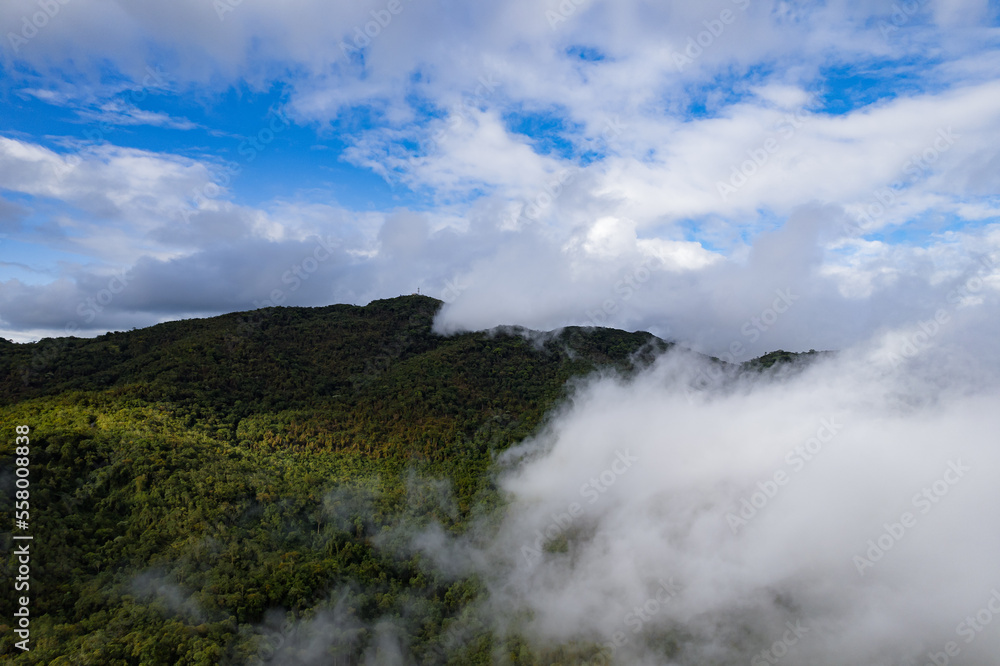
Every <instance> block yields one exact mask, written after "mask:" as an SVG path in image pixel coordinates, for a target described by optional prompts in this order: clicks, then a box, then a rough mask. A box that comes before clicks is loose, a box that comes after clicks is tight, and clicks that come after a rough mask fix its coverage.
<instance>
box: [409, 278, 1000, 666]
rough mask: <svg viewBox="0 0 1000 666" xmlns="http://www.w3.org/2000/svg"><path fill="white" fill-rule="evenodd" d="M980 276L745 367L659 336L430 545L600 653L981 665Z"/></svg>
mask: <svg viewBox="0 0 1000 666" xmlns="http://www.w3.org/2000/svg"><path fill="white" fill-rule="evenodd" d="M995 314H996V308H995V303H994V302H993V301H992V296H987V297H981V298H976V299H971V300H970V299H965V300H960V302H958V303H956V304H948V303H942V304H941V307H940V308H938V309H937V310H936V311H934V314H933V315H932V316H931V317H930V318H926V319H920V320H918V321H916V322H914V323H913V324H911V325H908V326H903V327H898V328H894V329H892V330H882V331H880V332H879V333H878V334H877V335H875V336H873V337H872V338H871V339H869V340H867V341H865V342H864V343H862V344H858V345H855V346H854V347H851V348H848V349H844V350H841V351H840V352H839V353H833V354H826V355H818V356H813V357H811V358H812V361H811V362H802V363H797V364H795V365H792V366H783V367H781V366H778V367H776V368H773V369H771V370H767V371H764V372H758V371H750V372H737V371H736V368H735V366H733V365H731V364H728V365H727V364H720V363H718V362H715V361H710V360H708V359H707V358H706V357H704V356H701V355H698V354H695V353H693V352H691V351H687V350H685V349H683V348H682V347H681V346H678V347H674V348H672V350H671V351H669V352H667V353H665V354H664V355H662V356H661V357H660V358H659V359H658V360H657V361H656V362H655V363H653V364H652V365H651V366H650V367H648V368H647V369H645V370H644V371H643V372H641V373H640V374H639V375H638V376H637V377H634V378H632V379H630V380H625V379H623V378H621V377H620V376H617V375H614V374H603V375H599V376H595V377H591V378H589V379H588V380H586V381H583V382H580V383H578V384H576V385H575V386H574V387H573V390H572V396H571V398H570V399H569V400H568V401H567V402H566V403H565V405H563V407H562V409H560V410H558V411H557V412H556V413H554V414H552V415H551V417H550V419H549V420H548V422H547V424H546V426H545V427H544V428H543V429H542V430H541V431H540V432H539V434H537V435H536V436H535V437H533V438H531V439H530V440H528V441H526V442H524V443H522V444H520V445H519V446H517V447H516V448H513V449H510V450H508V451H506V452H505V453H504V454H503V455H502V456H501V457H500V458H499V459H498V466H499V468H500V469H501V470H502V471H501V472H500V484H501V486H502V488H503V491H504V492H505V493H506V495H507V499H508V501H509V504H508V506H507V509H506V512H505V514H504V516H503V518H502V520H501V521H500V523H499V525H496V524H494V525H491V526H489V527H483V528H482V530H480V531H479V532H478V533H474V534H470V535H467V536H466V537H465V538H464V539H462V540H460V541H456V540H450V539H446V538H444V537H443V536H441V534H440V532H434V533H425V534H424V535H423V536H422V537H421V538H420V539H419V540H418V543H419V547H420V548H422V549H423V550H424V552H425V553H427V554H429V555H431V556H432V557H433V558H434V559H435V561H436V562H437V563H438V565H439V566H442V567H445V568H450V569H452V570H454V571H455V572H456V573H461V574H469V573H474V574H477V575H478V576H480V577H481V578H482V579H483V580H484V581H485V582H486V584H487V587H488V589H489V601H488V602H486V607H485V608H484V609H483V611H482V612H483V613H484V614H485V615H486V616H488V617H491V618H493V622H494V624H495V625H496V627H495V628H496V629H497V630H498V631H500V632H501V633H503V632H508V631H509V632H519V633H521V634H522V635H526V636H528V637H529V639H530V640H531V641H532V642H533V643H534V644H535V645H536V647H541V648H545V647H546V646H549V647H552V646H555V645H565V644H581V643H587V642H591V643H594V642H597V643H600V644H602V646H603V649H602V650H601V652H600V653H595V654H594V656H593V657H592V658H591V662H590V663H595V664H597V663H620V664H665V663H669V664H679V665H680V664H684V665H687V664H692V665H693V664H737V663H743V664H745V663H747V662H750V663H751V664H754V665H758V664H777V663H786V664H805V663H809V664H818V665H827V664H829V665H835V664H845V663H864V664H872V665H875V664H880V665H883V664H884V665H886V666H889V665H894V664H925V663H926V664H938V665H940V664H946V663H953V662H955V663H962V664H984V665H985V664H994V663H996V654H998V653H1000V631H998V630H997V628H996V627H994V626H992V620H993V618H994V616H995V615H996V614H997V613H998V612H1000V574H998V573H997V571H996V566H995V563H996V562H997V561H998V558H1000V534H998V533H997V531H996V530H995V529H994V525H993V521H992V516H994V515H996V513H997V511H1000V490H998V488H997V485H996V478H997V471H998V470H1000V452H998V451H997V446H996V441H997V438H996V434H995V433H996V432H998V426H1000V414H998V410H997V409H996V408H997V406H998V405H1000V381H998V380H1000V371H998V370H1000V353H998V352H1000V345H998V344H997V342H996V341H995V334H994V331H995V330H996V327H995V324H994V322H995V319H996V318H995Z"/></svg>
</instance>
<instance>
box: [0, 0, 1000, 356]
mask: <svg viewBox="0 0 1000 666" xmlns="http://www.w3.org/2000/svg"><path fill="white" fill-rule="evenodd" d="M46 8H47V9H46ZM998 11H1000V9H998V5H997V3H995V2H982V1H976V0H950V1H941V2H933V1H930V0H928V1H926V2H921V3H910V4H907V5H905V9H904V8H902V7H901V6H900V5H897V4H895V3H892V2H873V3H865V4H862V3H857V2H852V1H847V0H842V1H839V2H822V3H820V2H789V1H784V0H781V1H771V2H757V1H755V0H717V1H714V2H707V3H698V4H697V5H696V6H695V5H692V4H690V3H680V2H667V3H651V2H642V1H639V0H627V1H625V2H614V3H612V2H610V1H608V2H601V1H599V0H580V1H579V2H564V3H562V4H560V3H558V2H550V3H537V2H528V1H514V0H512V1H507V2H498V3H489V4H488V5H486V4H484V5H482V6H479V5H474V4H469V3H458V2H451V1H445V2H440V3H421V2H418V1H415V0H400V2H398V3H396V2H383V1H377V0H376V1H372V2H358V3H350V5H349V6H348V5H347V4H346V3H344V5H343V6H335V7H330V6H328V4H327V3H323V2H320V1H319V0H299V1H297V2H289V3H283V4H280V5H279V4H278V3H268V2H264V1H263V0H244V1H243V2H242V3H238V4H236V3H230V2H228V1H227V0H219V2H216V3H214V4H213V3H210V2H198V1H196V0H180V1H178V2H175V3H171V4H169V5H163V4H160V3H154V2H148V1H146V2H124V1H118V0H115V1H110V2H97V0H73V1H72V2H67V3H65V4H62V3H59V2H56V3H55V4H48V3H38V2H32V1H28V0H12V1H11V2H7V3H5V4H4V5H3V7H2V8H0V28H2V34H3V35H4V44H3V55H2V60H0V106H2V114H0V118H2V124H0V234H2V235H0V241H2V242H0V336H3V337H7V338H9V339H13V340H16V341H29V340H35V339H38V338H40V337H45V336H58V335H66V334H68V333H72V334H75V335H96V334H100V333H103V332H105V331H108V330H120V329H125V328H131V327H133V326H145V325H150V324H153V323H156V322H158V321H163V320H168V319H174V318H181V317H190V316H208V315H213V314H218V313H222V312H231V311H241V310H248V309H252V308H253V307H256V306H257V305H259V304H262V303H264V304H266V303H267V302H269V301H271V300H272V297H273V296H277V297H278V299H277V300H279V301H280V304H283V305H325V304H329V303H335V302H350V303H359V304H361V303H366V302H368V301H370V300H372V299H375V298H385V297H391V296H395V295H398V294H401V293H411V292H413V291H416V289H417V288H420V290H421V293H427V294H430V295H432V296H437V297H440V298H442V299H443V300H445V301H446V302H447V303H446V306H445V308H444V310H443V311H442V314H441V315H440V317H439V326H440V327H441V329H442V330H458V329H465V328H484V327H489V326H493V325H497V324H521V325H526V326H531V327H535V328H554V327H557V326H561V325H567V324H583V325H586V324H595V323H600V324H607V325H613V326H620V327H623V328H629V329H637V328H645V329H648V330H652V331H653V332H658V333H660V334H663V335H668V334H669V335H670V336H672V337H676V338H678V339H682V340H684V341H686V342H689V343H690V344H692V345H694V346H696V347H698V348H703V349H706V350H712V351H718V350H719V349H725V348H727V347H728V345H729V344H730V342H731V340H732V339H734V338H735V339H739V333H738V332H739V330H740V329H741V324H742V323H743V322H745V321H746V320H747V318H748V317H751V316H753V314H754V313H755V312H760V311H761V309H763V308H764V307H766V304H767V303H768V302H769V301H768V299H769V298H773V297H772V296H771V294H772V293H773V291H774V289H776V288H779V287H787V286H795V287H796V288H798V289H799V290H800V291H802V292H803V293H808V294H809V295H810V297H809V299H805V300H804V301H803V302H802V303H801V304H800V305H798V306H797V307H796V308H795V309H794V311H793V312H791V313H790V314H789V315H788V316H786V317H784V318H783V320H782V322H781V323H780V325H778V326H775V330H774V331H773V332H771V333H770V334H769V335H768V336H764V338H765V339H763V340H761V341H760V342H759V344H760V345H761V351H766V350H767V349H770V348H776V347H779V346H785V347H790V348H813V347H814V348H821V347H838V346H842V345H845V344H850V343H851V342H853V341H856V339H857V338H858V337H859V336H863V335H866V334H870V333H871V332H872V331H874V330H877V329H878V328H879V327H882V326H893V325H902V324H905V323H906V322H912V321H916V320H918V319H919V318H920V317H922V316H925V314H926V313H925V312H923V311H921V310H919V309H915V308H914V307H913V306H912V304H913V303H933V302H935V299H940V298H943V297H944V294H946V293H947V291H948V287H949V285H950V284H951V282H952V281H954V280H958V279H960V278H961V276H962V275H964V274H965V273H964V272H963V271H966V269H967V267H968V266H969V265H971V264H970V262H972V261H974V255H975V252H982V251H993V250H994V249H1000V230H998V226H997V220H998V214H1000V204H998V191H1000V180H998V178H1000V176H998V174H1000V168H998V165H1000V156H998V154H997V150H998V148H997V146H1000V142H998V141H997V138H998V131H1000V81H998V80H997V76H996V72H998V71H1000V68H998V65H1000V50H998V43H1000V29H998V27H997V26H998V22H997V18H998ZM39 12H41V13H39ZM46 12H47V13H46ZM318 246H323V247H328V248H330V251H329V252H327V251H321V254H323V255H324V256H327V257H328V258H327V259H324V260H323V261H322V262H319V263H318V264H317V265H316V267H315V268H314V269H313V271H314V272H311V273H309V279H308V280H300V281H298V282H296V281H295V280H294V279H289V277H288V276H289V275H290V274H294V273H290V271H292V269H293V268H295V267H297V266H301V265H302V262H303V261H305V260H306V259H308V257H310V256H312V255H313V253H314V252H315V251H316V248H317V247H318ZM973 250H975V252H974V251H973ZM650 262H652V263H650ZM653 264H655V265H656V266H657V269H656V270H654V271H653V272H652V276H651V277H650V279H649V280H648V281H647V282H643V285H642V289H638V290H633V291H632V292H631V293H629V294H628V297H627V298H626V297H625V296H623V294H622V293H621V290H617V291H616V289H615V286H616V285H617V284H618V283H619V281H620V280H621V279H623V276H628V275H630V274H632V273H633V272H634V271H635V270H636V267H638V266H643V265H653ZM309 265H310V266H312V264H311V263H310V264H309ZM116 275H120V276H125V277H124V278H120V279H119V281H118V282H114V283H113V284H114V289H113V290H112V289H111V288H110V287H108V284H109V283H112V281H113V280H115V276H116ZM988 283H989V284H991V285H993V284H994V281H988ZM293 287H294V288H293ZM990 288H991V289H993V288H995V287H990ZM904 290H905V293H904ZM991 293H992V292H991ZM609 294H610V296H609ZM88 299H102V301H101V302H102V308H101V310H100V312H92V308H90V307H89V306H87V305H86V303H88ZM609 299H610V304H611V305H612V306H613V307H610V308H607V309H608V310H609V311H608V312H605V311H604V306H605V305H607V304H608V302H609ZM104 301H106V303H105V302H104ZM875 301H877V302H879V303H893V302H895V303H898V304H899V305H898V307H895V308H883V310H884V311H883V312H882V318H881V319H878V320H876V321H872V322H871V324H870V325H869V326H868V328H867V329H864V330H859V329H858V327H857V326H855V325H851V324H849V323H845V321H847V322H849V321H850V320H851V318H852V317H855V316H860V315H857V313H858V312H868V311H870V304H871V303H872V302H875ZM595 308H597V310H595ZM597 311H600V312H603V313H604V314H602V315H600V316H598V317H596V319H599V320H600V321H596V320H595V316H594V313H595V312H597ZM866 316H867V315H866ZM734 331H735V332H736V333H734Z"/></svg>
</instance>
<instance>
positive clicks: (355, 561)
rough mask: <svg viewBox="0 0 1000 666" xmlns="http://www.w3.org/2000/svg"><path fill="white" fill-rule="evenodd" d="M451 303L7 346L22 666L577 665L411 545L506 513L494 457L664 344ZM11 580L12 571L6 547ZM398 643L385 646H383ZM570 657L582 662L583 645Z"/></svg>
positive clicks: (5, 493)
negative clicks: (532, 639)
mask: <svg viewBox="0 0 1000 666" xmlns="http://www.w3.org/2000/svg"><path fill="white" fill-rule="evenodd" d="M439 306H440V302H438V301H436V300H434V299H431V298H426V297H419V296H409V297H400V298H395V299H389V300H383V301H375V302H373V303H371V304H370V305H368V306H366V307H363V308H361V307H354V306H347V305H336V306H330V307H324V308H269V309H265V310H258V311H255V312H250V313H239V314H230V315H224V316H221V317H215V318H211V319H203V320H187V321H178V322H171V323H165V324H160V325H157V326H154V327H151V328H147V329H142V330H133V331H130V332H119V333H109V334H107V335H102V336H100V337H98V338H92V339H77V338H64V339H58V340H52V339H46V340H42V341H40V342H38V343H34V344H28V345H15V344H11V343H8V342H6V341H0V413H2V417H3V424H4V428H3V439H2V441H0V462H2V469H3V470H4V471H3V473H2V476H0V494H2V498H0V508H2V509H3V518H2V519H3V520H4V526H5V529H9V528H7V527H6V526H7V525H13V520H14V517H13V504H12V500H13V497H14V475H13V473H12V470H13V458H14V427H15V425H19V424H26V425H28V426H30V428H31V456H30V461H31V477H30V479H31V497H30V502H31V521H30V525H31V527H30V530H29V531H30V533H31V534H32V535H34V541H33V548H34V551H33V552H34V555H33V559H32V580H31V592H30V597H31V613H32V616H31V617H32V619H31V636H32V642H31V647H32V649H31V651H30V652H22V651H21V650H19V649H17V648H16V647H15V646H14V643H15V641H16V640H18V639H17V637H16V636H15V635H14V634H13V633H12V631H11V627H10V626H9V623H10V622H11V618H12V615H13V612H14V608H13V604H14V600H15V598H16V596H15V594H14V592H13V590H12V586H6V587H7V591H6V592H5V594H4V595H3V596H2V597H0V624H2V625H3V626H0V658H2V659H4V660H11V661H16V662H17V663H25V664H57V665H59V664H100V665H102V666H105V665H117V664H199V665H202V664H204V665H208V664H216V663H231V664H243V663H261V662H271V663H334V664H337V663H340V664H353V663H364V662H365V661H372V663H386V660H388V658H389V656H390V655H389V653H390V652H391V650H392V645H393V644H397V645H398V644H403V645H405V646H406V651H407V653H408V654H410V655H413V657H414V659H415V660H416V663H426V664H438V663H454V664H487V663H494V662H495V661H497V660H503V661H506V662H507V663H511V664H542V663H545V664H556V663H576V662H577V661H578V660H579V659H580V655H581V654H593V653H594V650H595V648H594V647H593V646H590V647H587V646H583V647H579V648H577V649H578V650H582V652H577V653H573V652H572V649H573V648H569V647H564V648H561V649H556V650H554V651H552V652H549V653H545V654H539V653H537V652H532V651H531V650H529V649H528V647H527V646H526V645H525V644H524V643H523V642H522V641H520V640H518V639H517V638H516V637H510V636H505V637H499V636H495V635H494V634H493V633H491V631H490V630H489V628H488V627H486V626H483V624H482V623H481V622H480V618H478V616H477V614H476V612H475V610H474V609H475V600H476V599H477V597H478V596H479V595H481V594H482V592H481V589H480V586H479V584H478V582H477V581H476V580H475V579H469V578H454V577H449V576H447V575H446V574H444V573H443V572H439V571H436V570H435V569H434V568H433V567H431V566H429V565H428V563H427V562H424V561H422V560H421V558H420V557H419V556H418V555H414V554H413V552H412V551H411V550H409V549H408V548H406V547H405V544H406V542H407V535H408V534H412V532H413V530H416V529H420V527H421V526H424V525H427V524H428V523H429V522H430V521H436V522H437V523H439V524H441V525H443V526H444V527H445V528H446V529H448V530H451V531H452V532H454V533H460V532H462V531H463V530H465V529H466V528H467V526H468V524H469V521H470V520H471V519H472V518H473V517H483V516H485V517H486V518H487V519H488V518H489V516H491V515H495V514H496V509H497V508H498V507H500V506H501V503H502V498H500V497H499V495H498V493H497V491H496V488H495V486H494V485H493V481H492V476H491V466H492V461H493V459H494V457H495V455H496V453H497V452H499V451H501V450H502V449H504V448H506V447H508V446H509V445H511V444H512V443H513V442H516V441H518V440H520V439H522V438H524V437H525V436H527V435H529V434H530V433H532V432H533V431H535V430H536V429H537V427H538V426H539V424H540V423H541V422H542V419H543V417H544V415H545V413H546V411H547V410H549V409H550V408H551V407H552V406H553V405H554V404H556V402H557V401H559V400H560V398H561V397H563V396H564V395H565V391H566V386H567V382H568V380H569V379H570V378H572V377H577V376H581V375H584V374H587V373H590V372H592V371H594V370H595V369H597V368H602V367H606V368H614V369H615V370H616V371H617V372H621V373H629V372H633V371H635V370H636V369H637V368H638V367H639V366H641V365H643V364H644V363H646V362H648V361H650V360H651V359H652V358H654V357H655V355H656V354H658V353H660V352H662V351H663V350H664V349H665V348H667V347H668V346H669V345H668V344H667V343H665V342H663V341H661V340H659V339H657V338H655V337H653V336H651V335H649V334H646V333H626V332H622V331H616V330H611V329H579V328H567V329H563V330H561V331H558V332H555V333H552V334H546V335H541V334H529V333H528V332H526V331H520V330H516V329H511V330H509V331H506V332H494V333H493V334H488V333H475V334H463V335H456V336H451V337H441V336H438V335H435V334H433V333H432V332H431V322H432V319H433V316H434V314H435V312H436V311H437V308H438V307H439ZM4 539H5V545H6V546H7V553H8V555H7V557H6V558H5V560H4V575H5V578H6V579H7V580H11V577H12V576H13V574H14V572H15V571H16V569H17V565H16V562H15V559H14V556H13V554H12V553H11V548H10V547H11V545H12V541H11V539H10V536H9V534H8V535H5V536H4ZM386 637H389V638H391V639H392V640H384V639H386ZM574 655H575V656H574Z"/></svg>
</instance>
